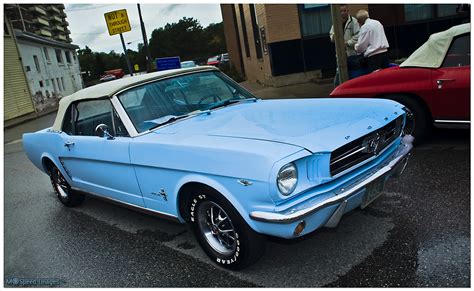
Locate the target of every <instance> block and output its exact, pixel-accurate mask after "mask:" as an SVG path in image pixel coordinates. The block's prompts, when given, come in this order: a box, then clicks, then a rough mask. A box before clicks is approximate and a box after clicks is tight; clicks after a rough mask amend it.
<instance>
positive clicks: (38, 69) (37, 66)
mask: <svg viewBox="0 0 474 291" xmlns="http://www.w3.org/2000/svg"><path fill="white" fill-rule="evenodd" d="M33 60H34V61H35V67H36V71H38V73H40V72H41V68H40V64H39V61H38V57H37V56H33Z"/></svg>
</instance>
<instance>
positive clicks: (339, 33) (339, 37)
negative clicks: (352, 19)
mask: <svg viewBox="0 0 474 291" xmlns="http://www.w3.org/2000/svg"><path fill="white" fill-rule="evenodd" d="M339 6H340V4H331V16H332V25H333V27H334V44H335V46H336V57H337V69H338V70H339V81H340V84H342V83H344V82H345V81H347V80H349V72H348V70H347V56H346V44H345V42H344V31H343V30H344V28H343V27H342V25H343V23H342V18H341V13H340V11H339V9H340V8H339Z"/></svg>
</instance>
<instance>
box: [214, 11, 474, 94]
mask: <svg viewBox="0 0 474 291" xmlns="http://www.w3.org/2000/svg"><path fill="white" fill-rule="evenodd" d="M457 7H458V5H457V4H350V5H349V11H350V14H351V15H355V14H356V12H357V11H358V10H360V9H365V10H368V11H369V14H370V17H371V18H373V19H377V20H379V21H381V22H382V24H383V25H384V27H385V32H386V35H387V38H388V41H389V44H390V51H389V54H390V57H391V58H392V59H399V58H402V57H407V56H408V55H410V54H411V53H412V52H413V51H414V50H415V49H416V48H417V47H418V46H420V45H421V44H422V43H423V42H424V41H426V40H427V39H428V37H429V35H430V34H432V33H435V32H438V31H442V30H445V29H448V28H449V27H451V26H453V25H456V24H460V23H464V22H468V21H469V19H470V12H466V13H458V12H457V11H456V8H457ZM221 10H222V18H223V21H224V32H225V35H226V42H227V50H228V52H229V57H230V61H231V63H232V64H233V66H234V67H235V68H236V70H237V71H239V72H240V73H241V74H242V75H245V76H246V78H247V79H248V80H250V81H253V82H258V83H261V84H265V85H270V86H284V85H288V84H296V83H301V82H307V81H309V80H311V79H314V78H327V77H332V76H333V75H334V72H335V68H336V59H335V49H334V45H333V44H332V43H331V42H330V40H329V30H330V28H331V25H332V22H331V21H332V20H331V11H330V6H329V5H328V4H221ZM407 36H408V37H407Z"/></svg>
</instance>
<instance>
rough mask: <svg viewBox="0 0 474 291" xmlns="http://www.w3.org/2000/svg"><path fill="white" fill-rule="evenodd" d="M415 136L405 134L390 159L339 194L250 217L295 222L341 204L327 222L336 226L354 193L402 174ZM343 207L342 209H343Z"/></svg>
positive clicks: (275, 221)
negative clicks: (294, 208) (300, 206)
mask: <svg viewBox="0 0 474 291" xmlns="http://www.w3.org/2000/svg"><path fill="white" fill-rule="evenodd" d="M412 143H413V137H412V136H411V135H405V136H404V137H403V138H402V142H401V144H400V146H399V147H398V148H397V149H396V151H395V152H394V153H393V154H392V155H391V156H390V158H389V159H388V161H385V164H383V166H381V167H379V168H376V170H374V171H373V172H372V173H370V174H369V175H364V177H363V178H361V179H360V180H359V181H357V182H356V183H355V184H353V185H352V186H349V187H348V188H347V189H346V188H343V189H340V192H338V194H337V195H335V196H333V197H331V198H329V199H326V200H324V201H322V202H320V203H317V204H314V205H311V206H310V207H307V208H303V209H298V210H297V211H294V212H289V213H288V212H285V211H282V212H265V211H253V212H251V213H250V218H252V219H253V220H256V221H262V222H270V223H293V222H296V221H300V220H302V219H303V218H305V217H307V216H309V215H311V214H314V213H316V212H318V211H319V210H322V209H324V208H326V207H329V206H332V205H336V204H339V203H340V204H341V206H340V207H338V209H339V211H338V210H336V211H335V213H334V214H333V215H332V216H331V217H330V218H329V220H328V221H327V222H326V226H327V227H334V226H335V225H337V223H338V222H339V220H340V217H341V216H342V214H343V212H344V209H343V208H345V205H346V204H347V199H348V198H350V197H351V196H352V195H354V194H356V193H358V192H360V191H361V190H363V189H364V188H365V187H366V186H367V185H368V184H370V183H371V182H373V181H375V180H377V179H378V178H380V177H382V176H387V175H389V176H398V175H400V174H401V173H402V172H403V170H404V169H405V166H406V164H407V162H408V157H409V155H410V152H411V150H412V148H413V145H412ZM341 207H342V210H341Z"/></svg>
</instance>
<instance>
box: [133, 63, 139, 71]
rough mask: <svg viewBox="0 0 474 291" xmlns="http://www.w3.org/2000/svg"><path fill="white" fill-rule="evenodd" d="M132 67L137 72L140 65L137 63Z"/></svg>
mask: <svg viewBox="0 0 474 291" xmlns="http://www.w3.org/2000/svg"><path fill="white" fill-rule="evenodd" d="M133 68H134V69H135V72H138V71H139V70H140V67H139V66H138V64H135V65H134V66H133Z"/></svg>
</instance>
